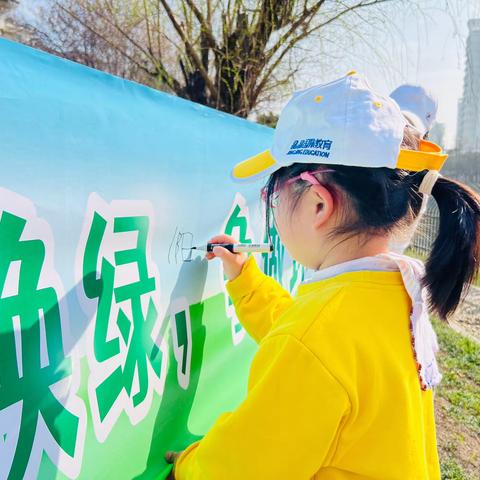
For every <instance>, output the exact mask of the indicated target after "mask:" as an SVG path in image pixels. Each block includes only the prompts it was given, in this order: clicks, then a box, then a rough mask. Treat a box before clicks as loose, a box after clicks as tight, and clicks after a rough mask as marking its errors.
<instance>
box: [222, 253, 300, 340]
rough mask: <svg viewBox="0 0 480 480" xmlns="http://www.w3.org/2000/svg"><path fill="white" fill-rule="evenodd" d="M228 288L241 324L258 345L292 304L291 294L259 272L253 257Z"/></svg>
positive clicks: (227, 285)
mask: <svg viewBox="0 0 480 480" xmlns="http://www.w3.org/2000/svg"><path fill="white" fill-rule="evenodd" d="M225 286H226V289H227V292H228V294H229V295H230V298H231V299H232V302H233V305H234V306H235V311H236V312H237V316H238V319H239V320H240V323H241V324H242V325H243V327H244V328H245V330H247V332H248V333H249V334H250V336H251V337H252V338H253V339H254V340H256V341H257V342H260V340H261V339H262V338H263V337H264V336H265V335H266V334H267V333H268V332H269V331H270V329H271V327H272V325H273V323H274V322H275V320H277V318H278V317H279V316H280V315H281V314H282V313H283V312H284V311H285V310H286V309H287V308H288V307H289V306H290V305H291V304H292V303H293V298H292V296H291V295H290V293H289V292H288V291H287V290H285V289H284V288H283V287H282V286H281V285H280V284H279V283H278V282H277V281H276V280H275V279H273V278H272V277H270V276H268V275H265V274H264V273H263V272H262V271H261V270H260V268H259V266H258V264H257V261H256V260H255V257H254V256H253V255H251V256H250V257H249V258H248V259H247V261H246V262H245V264H244V265H243V268H242V271H241V273H240V275H238V277H237V278H235V279H234V280H229V281H228V282H227V283H226V285H225Z"/></svg>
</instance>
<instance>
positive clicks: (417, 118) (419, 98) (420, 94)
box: [390, 84, 438, 137]
mask: <svg viewBox="0 0 480 480" xmlns="http://www.w3.org/2000/svg"><path fill="white" fill-rule="evenodd" d="M390 97H392V98H393V99H394V100H395V101H396V102H397V103H398V106H399V107H400V110H401V111H402V113H403V114H404V115H405V118H406V119H407V121H408V122H409V123H410V124H411V125H412V126H414V127H415V128H416V129H417V130H418V131H419V132H420V134H421V136H422V137H423V136H424V135H425V134H426V133H427V132H428V131H429V130H430V128H431V127H432V123H433V122H434V120H435V117H436V115H437V109H438V101H437V99H436V98H435V96H434V95H433V94H432V93H431V92H430V91H428V90H427V89H425V88H424V87H421V86H419V85H410V84H405V85H400V86H399V87H397V88H396V89H395V90H394V91H393V92H392V93H391V94H390Z"/></svg>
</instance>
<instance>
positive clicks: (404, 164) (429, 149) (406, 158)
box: [396, 140, 448, 172]
mask: <svg viewBox="0 0 480 480" xmlns="http://www.w3.org/2000/svg"><path fill="white" fill-rule="evenodd" d="M447 157H448V155H447V154H446V153H444V152H443V151H442V148H441V147H440V146H439V145H437V144H436V143H433V142H429V141H427V140H420V144H419V147H418V150H404V149H400V153H399V155H398V158H397V165H396V168H401V169H403V170H411V171H414V172H420V171H422V170H438V171H440V169H441V168H442V167H443V164H444V163H445V160H446V159H447Z"/></svg>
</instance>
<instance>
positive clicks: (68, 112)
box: [0, 39, 303, 480]
mask: <svg viewBox="0 0 480 480" xmlns="http://www.w3.org/2000/svg"><path fill="white" fill-rule="evenodd" d="M271 136H272V130H271V129H269V128H267V127H264V126H260V125H257V124H255V123H253V122H249V121H246V120H243V119H239V118H236V117H234V116H232V115H228V114H225V113H221V112H218V111H216V110H213V109H210V108H207V107H204V106H201V105H197V104H195V103H192V102H188V101H186V100H183V99H180V98H177V97H174V96H171V95H169V94H166V93H162V92H159V91H156V90H152V89H149V88H147V87H144V86H142V85H138V84H135V83H132V82H129V81H126V80H123V79H121V78H117V77H113V76H111V75H107V74H105V73H102V72H99V71H96V70H93V69H89V68H87V67H84V66H82V65H79V64H75V63H72V62H69V61H66V60H64V59H60V58H57V57H55V56H52V55H49V54H46V53H43V52H40V51H37V50H34V49H31V48H29V47H26V46H23V45H20V44H17V43H13V42H10V41H7V40H5V39H0V165H1V177H0V178H1V183H0V215H1V216H0V295H1V297H0V479H14V480H17V479H23V478H26V479H34V478H35V479H36V478H40V479H57V478H58V479H64V478H82V479H89V480H91V479H97V478H98V479H106V478H112V479H133V478H135V479H155V478H165V476H166V472H167V471H168V466H167V464H166V463H165V461H164V457H163V456H164V453H165V452H166V451H167V450H176V451H179V450H182V449H183V448H185V447H186V446H188V445H189V444H190V443H191V442H193V441H195V440H197V439H200V438H202V436H203V435H205V433H206V432H207V431H208V429H209V427H210V426H211V425H212V423H213V422H214V421H215V419H216V418H217V417H218V415H220V414H221V413H222V412H225V411H229V410H232V409H235V408H236V407H237V406H238V405H239V404H240V403H241V402H242V400H243V398H244V396H245V393H246V385H247V377H248V370H249V364H250V362H251V359H252V356H253V355H254V353H255V351H256V345H255V343H254V342H253V340H252V339H250V338H249V337H248V335H247V334H246V333H245V330H244V329H243V328H242V326H241V325H240V323H239V321H238V319H237V317H236V314H235V310H234V308H233V305H232V304H231V301H230V299H229V297H228V296H227V294H226V290H225V277H224V275H223V272H222V270H221V264H220V262H219V261H217V260H214V261H211V262H207V261H206V260H205V259H204V258H203V255H202V254H198V253H196V254H194V255H190V253H189V252H190V251H189V248H190V247H191V246H193V245H198V244H204V243H205V242H206V241H207V239H208V238H210V237H211V236H213V235H215V234H218V233H220V232H225V233H228V234H231V235H234V236H236V237H237V238H238V239H239V240H241V241H243V242H252V241H262V240H264V238H265V232H264V227H263V225H264V219H263V211H262V205H261V203H260V199H259V189H260V187H261V184H259V183H258V182H257V183H253V184H250V185H245V186H244V185H241V186H239V185H236V184H234V183H233V182H231V180H230V170H231V168H232V166H233V165H234V164H235V163H236V162H238V161H240V160H242V159H244V158H246V157H248V156H250V155H252V154H254V153H256V152H258V151H261V150H263V149H265V148H268V146H269V143H270V141H271ZM270 233H271V235H272V239H273V241H274V244H275V249H274V252H273V253H272V254H269V255H266V254H265V255H263V256H262V255H258V257H257V260H258V262H259V264H260V265H261V266H262V267H263V269H264V271H265V272H266V273H268V274H269V275H271V276H273V277H275V278H276V279H277V280H278V281H280V282H281V283H282V284H283V285H284V286H285V287H286V288H288V289H289V290H291V291H293V290H295V288H296V286H297V285H298V282H299V281H300V280H301V278H302V276H303V271H301V269H300V268H299V267H298V265H295V264H292V261H291V260H290V259H289V257H288V255H287V254H286V252H285V250H284V247H283V246H282V245H281V243H280V240H279V238H278V235H277V234H276V232H275V230H274V229H273V230H272V232H270Z"/></svg>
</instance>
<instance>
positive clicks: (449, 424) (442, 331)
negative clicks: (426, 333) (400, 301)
mask: <svg viewBox="0 0 480 480" xmlns="http://www.w3.org/2000/svg"><path fill="white" fill-rule="evenodd" d="M432 325H433V327H434V329H435V332H436V333H437V338H438V342H439V344H440V352H439V353H438V356H437V359H438V363H439V368H440V371H441V372H442V375H443V378H442V382H441V383H440V385H439V386H438V387H437V390H436V393H435V411H436V423H437V442H438V449H439V456H440V463H441V471H442V480H473V479H478V478H480V477H479V476H478V471H477V470H478V465H479V463H480V452H479V451H478V450H479V449H478V446H479V444H480V368H479V366H480V344H479V343H477V342H475V341H473V340H470V339H469V338H466V337H464V336H463V335H461V334H460V333H457V332H455V331H454V330H452V329H451V328H450V327H449V326H448V325H447V324H446V323H445V322H442V321H440V320H438V319H437V318H435V317H433V318H432ZM476 469H477V470H476ZM474 475H475V476H474Z"/></svg>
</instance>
